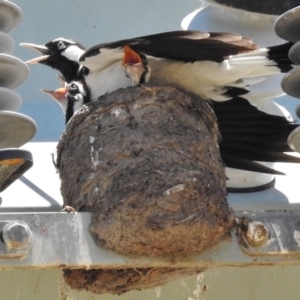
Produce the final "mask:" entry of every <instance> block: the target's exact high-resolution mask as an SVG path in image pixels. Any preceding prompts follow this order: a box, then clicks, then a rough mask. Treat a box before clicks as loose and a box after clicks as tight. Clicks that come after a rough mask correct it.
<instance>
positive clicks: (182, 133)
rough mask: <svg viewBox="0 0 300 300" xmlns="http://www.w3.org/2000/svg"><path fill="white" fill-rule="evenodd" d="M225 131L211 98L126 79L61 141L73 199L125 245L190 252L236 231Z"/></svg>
mask: <svg viewBox="0 0 300 300" xmlns="http://www.w3.org/2000/svg"><path fill="white" fill-rule="evenodd" d="M219 141H220V135H219V131H218V128H217V122H216V119H215V115H214V113H213V111H212V110H211V108H210V106H209V105H208V104H207V102H205V101H203V100H202V99H201V98H199V97H198V96H196V95H194V94H192V93H188V92H185V91H183V90H180V89H178V88H176V87H159V86H148V87H139V88H129V89H121V90H118V91H116V92H114V93H111V94H108V95H105V96H103V97H101V98H100V99H99V100H97V101H95V102H92V103H90V104H89V105H87V106H86V107H84V108H83V109H81V110H80V111H79V112H78V113H77V114H76V115H75V116H74V117H73V118H72V119H71V121H70V122H69V124H68V126H67V127H66V130H65V132H64V134H63V136H62V138H61V140H60V142H59V144H58V160H57V164H58V167H59V173H60V178H61V192H62V196H63V199H64V204H65V205H69V206H72V207H73V208H74V209H76V210H77V211H89V212H92V224H91V226H90V232H91V233H92V235H93V237H94V239H95V241H96V243H97V244H98V245H100V246H101V247H105V248H108V249H112V250H114V251H116V252H118V253H123V254H129V255H134V256H136V255H149V256H168V255H175V256H186V255H189V254H191V253H200V252H201V251H203V250H206V249H209V248H211V247H212V246H213V245H215V244H217V243H219V242H220V241H221V240H222V239H223V238H224V237H226V236H227V234H228V232H229V229H230V227H231V225H232V222H233V218H232V212H231V210H230V208H229V207H228V204H227V198H226V187H225V181H226V177H225V170H224V164H223V162H222V160H221V157H220V153H219V147H218V144H219Z"/></svg>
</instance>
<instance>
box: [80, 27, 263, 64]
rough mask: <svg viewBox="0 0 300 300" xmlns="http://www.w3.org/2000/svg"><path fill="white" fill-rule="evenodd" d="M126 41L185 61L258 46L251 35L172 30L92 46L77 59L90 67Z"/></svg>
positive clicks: (151, 52)
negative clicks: (249, 36) (248, 36)
mask: <svg viewBox="0 0 300 300" xmlns="http://www.w3.org/2000/svg"><path fill="white" fill-rule="evenodd" d="M126 45H127V46H128V45H129V46H130V47H131V48H132V49H133V50H134V51H136V52H138V53H142V54H145V55H148V56H153V57H157V58H164V59H169V60H177V61H184V62H194V61H203V60H211V61H215V62H222V61H223V60H224V59H226V58H228V57H229V56H231V55H237V54H241V53H248V52H251V51H254V50H257V49H258V46H257V45H256V44H254V43H253V41H252V40H251V39H249V38H245V37H242V36H240V35H238V34H234V33H227V32H210V33H209V32H202V31H171V32H164V33H159V34H153V35H148V36H142V37H138V38H134V39H126V40H120V41H116V42H111V43H104V44H99V45H96V46H93V47H91V48H89V49H87V50H86V51H85V52H84V53H83V55H82V56H81V57H80V62H81V63H82V64H83V65H85V66H87V67H90V66H91V65H92V63H89V62H93V63H96V64H97V63H99V61H100V60H103V59H106V60H107V58H108V56H109V55H110V61H112V60H118V59H120V57H122V53H123V50H122V49H123V47H124V46H126ZM106 54H109V55H106ZM86 63H87V64H88V65H86ZM100 65H101V63H100ZM101 67H102V65H101ZM94 68H95V67H94Z"/></svg>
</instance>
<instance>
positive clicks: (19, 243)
mask: <svg viewBox="0 0 300 300" xmlns="http://www.w3.org/2000/svg"><path fill="white" fill-rule="evenodd" d="M2 238H3V241H4V243H5V244H6V246H7V248H8V249H15V250H17V249H23V248H26V247H29V246H30V245H31V243H32V232H31V230H30V228H29V227H28V225H27V224H26V223H25V222H23V221H12V222H9V223H8V224H6V225H5V226H4V228H3V231H2Z"/></svg>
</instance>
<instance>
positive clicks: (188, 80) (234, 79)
mask: <svg viewBox="0 0 300 300" xmlns="http://www.w3.org/2000/svg"><path fill="white" fill-rule="evenodd" d="M22 45H23V46H27V47H30V48H32V49H35V50H38V51H40V52H41V53H42V54H43V56H40V57H38V58H36V59H33V60H31V61H28V63H37V62H38V63H42V64H45V65H48V66H50V67H52V68H55V69H57V70H59V71H60V72H61V73H62V74H63V76H64V77H65V78H66V80H67V82H68V83H69V82H70V81H74V80H75V81H78V80H79V81H80V82H81V83H83V82H84V83H85V87H86V88H87V90H88V91H89V97H90V98H89V99H90V100H95V99H97V98H98V97H99V96H101V95H104V94H106V93H109V92H112V91H115V90H117V89H119V88H126V87H129V86H132V85H138V84H139V83H141V80H144V81H145V82H147V81H148V80H149V82H150V83H154V84H175V85H177V86H179V87H182V88H184V89H187V90H190V91H192V92H194V93H196V94H198V95H199V96H200V97H201V98H202V99H204V100H207V101H209V103H210V105H211V106H212V108H213V109H214V111H215V114H216V116H217V120H218V124H219V129H220V132H221V135H222V142H221V144H220V152H221V155H222V158H223V160H224V162H225V164H226V166H227V167H231V168H235V169H241V170H248V171H255V172H261V173H269V174H281V173H280V172H278V171H276V170H273V169H272V168H269V167H266V166H264V165H262V164H260V163H259V162H297V163H300V159H299V158H297V157H294V156H290V155H288V154H286V153H284V152H290V151H291V150H290V148H289V147H288V145H287V138H288V136H289V134H290V133H291V132H292V131H293V130H294V129H295V128H296V127H297V125H296V124H294V123H292V122H290V121H288V120H287V119H286V118H285V117H282V116H274V115H270V114H267V113H264V112H262V111H259V110H258V109H257V108H256V107H255V106H254V105H253V104H255V101H256V103H257V101H259V100H257V96H253V94H252V93H251V92H249V90H248V87H249V86H250V87H251V85H252V84H255V83H257V82H260V81H261V80H262V79H263V77H264V76H267V75H271V74H277V73H280V72H287V71H289V70H290V69H291V68H292V63H291V61H290V60H289V58H288V51H289V49H290V47H291V46H292V44H291V43H285V44H282V45H278V46H274V47H269V48H262V49H261V48H258V46H257V45H255V44H254V43H253V42H252V40H250V39H248V38H244V37H242V36H240V35H237V34H232V33H217V32H216V33H207V32H198V31H175V32H167V33H161V34H155V35H150V36H145V37H138V38H134V39H128V40H121V41H116V42H112V43H105V44H99V45H97V46H94V47H92V48H89V49H86V50H85V49H84V48H83V47H82V46H81V45H80V44H77V43H76V42H74V41H71V40H66V39H63V38H61V39H55V40H54V41H52V42H49V43H47V44H45V46H40V45H33V44H22ZM127 50H128V51H129V52H130V53H131V54H132V57H135V58H134V60H133V68H132V65H130V59H129V60H127V61H126V59H124V55H126V51H127ZM135 54H136V55H137V56H138V57H139V58H140V59H137V58H136V55H135ZM129 57H131V56H129ZM124 61H125V62H124ZM62 62H63V63H62ZM68 63H70V67H67V66H68ZM128 63H129V64H128ZM140 63H141V64H140ZM75 64H77V69H76V67H74V66H75ZM136 64H140V65H138V68H134V67H135V66H137V65H136ZM70 69H72V70H73V69H74V71H73V72H70ZM75 69H76V71H75ZM141 71H142V72H141ZM141 74H145V75H146V77H143V76H142V75H141ZM128 76H129V77H128ZM86 101H87V100H86ZM79 103H82V102H78V104H79ZM251 103H252V104H251Z"/></svg>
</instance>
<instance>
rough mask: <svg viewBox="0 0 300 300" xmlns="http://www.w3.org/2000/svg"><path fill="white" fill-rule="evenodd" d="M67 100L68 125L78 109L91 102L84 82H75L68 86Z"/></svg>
mask: <svg viewBox="0 0 300 300" xmlns="http://www.w3.org/2000/svg"><path fill="white" fill-rule="evenodd" d="M67 100H68V103H67V110H66V124H67V123H68V121H69V120H70V119H71V117H72V116H73V114H74V113H75V112H76V111H77V110H78V109H80V108H81V107H82V106H83V105H84V104H86V103H88V102H90V100H91V99H90V92H89V89H88V87H87V85H86V84H85V82H84V81H73V82H71V83H69V84H68V85H67Z"/></svg>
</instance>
